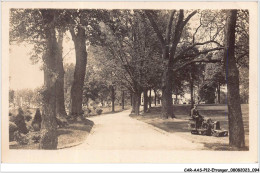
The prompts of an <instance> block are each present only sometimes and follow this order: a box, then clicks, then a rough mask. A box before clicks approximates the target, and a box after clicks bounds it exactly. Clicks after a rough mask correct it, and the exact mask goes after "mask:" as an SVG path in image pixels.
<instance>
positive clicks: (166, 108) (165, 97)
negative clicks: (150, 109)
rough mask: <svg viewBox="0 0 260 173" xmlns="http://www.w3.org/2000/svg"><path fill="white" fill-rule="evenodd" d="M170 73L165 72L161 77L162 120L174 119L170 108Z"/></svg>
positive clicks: (168, 71) (171, 107)
mask: <svg viewBox="0 0 260 173" xmlns="http://www.w3.org/2000/svg"><path fill="white" fill-rule="evenodd" d="M172 83H173V81H172V73H171V71H170V70H167V69H166V70H165V71H164V74H163V77H162V114H161V115H162V118H169V117H172V118H174V117H175V116H174V114H173V106H172V104H173V103H172Z"/></svg>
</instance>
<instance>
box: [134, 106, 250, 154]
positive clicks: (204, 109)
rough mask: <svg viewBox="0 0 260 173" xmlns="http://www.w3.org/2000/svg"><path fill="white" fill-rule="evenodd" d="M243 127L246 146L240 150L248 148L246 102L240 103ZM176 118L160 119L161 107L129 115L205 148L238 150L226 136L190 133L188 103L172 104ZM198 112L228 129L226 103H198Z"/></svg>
mask: <svg viewBox="0 0 260 173" xmlns="http://www.w3.org/2000/svg"><path fill="white" fill-rule="evenodd" d="M241 108H242V114H243V121H244V128H245V143H246V147H245V148H244V149H242V150H248V146H249V110H248V109H249V108H248V104H244V105H241ZM173 109H174V113H175V116H176V119H161V118H160V117H159V116H160V111H161V107H152V108H151V110H150V112H149V113H145V114H142V115H141V116H134V115H130V116H132V117H133V118H136V119H138V120H141V121H143V122H146V123H149V124H151V125H153V126H155V127H157V128H160V129H162V130H165V131H167V132H169V133H174V134H176V135H179V136H181V137H183V138H185V139H188V140H190V141H192V142H195V143H202V144H204V146H205V150H238V149H236V148H230V147H229V145H228V143H229V140H228V136H227V137H214V136H202V135H192V134H191V133H190V131H189V130H188V122H189V120H188V119H189V118H190V117H189V112H190V105H174V106H173ZM198 110H199V112H200V114H201V115H202V116H204V117H207V118H211V119H212V120H213V121H219V122H220V127H221V129H225V130H228V108H227V106H226V105H198Z"/></svg>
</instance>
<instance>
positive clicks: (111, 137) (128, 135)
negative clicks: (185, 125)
mask: <svg viewBox="0 0 260 173" xmlns="http://www.w3.org/2000/svg"><path fill="white" fill-rule="evenodd" d="M129 114H130V110H126V111H123V112H119V113H115V114H107V115H101V116H96V117H92V118H89V119H90V120H92V121H93V122H94V124H95V125H94V127H93V129H92V131H91V133H90V134H89V136H88V137H87V139H86V141H85V142H84V143H82V144H81V145H79V146H76V147H72V148H70V149H73V150H75V149H77V150H200V149H201V148H203V145H202V144H196V143H192V142H191V141H189V140H186V139H184V138H182V137H180V136H177V135H175V134H170V133H168V132H165V131H162V130H160V129H159V128H156V127H154V126H152V125H149V124H147V123H144V122H141V121H138V120H136V119H133V118H131V117H129Z"/></svg>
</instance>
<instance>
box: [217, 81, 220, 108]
mask: <svg viewBox="0 0 260 173" xmlns="http://www.w3.org/2000/svg"><path fill="white" fill-rule="evenodd" d="M217 93H218V104H220V83H219V82H218V86H217Z"/></svg>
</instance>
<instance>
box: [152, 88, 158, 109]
mask: <svg viewBox="0 0 260 173" xmlns="http://www.w3.org/2000/svg"><path fill="white" fill-rule="evenodd" d="M153 91H154V106H156V101H157V98H156V97H157V95H156V89H154V90H153Z"/></svg>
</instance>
